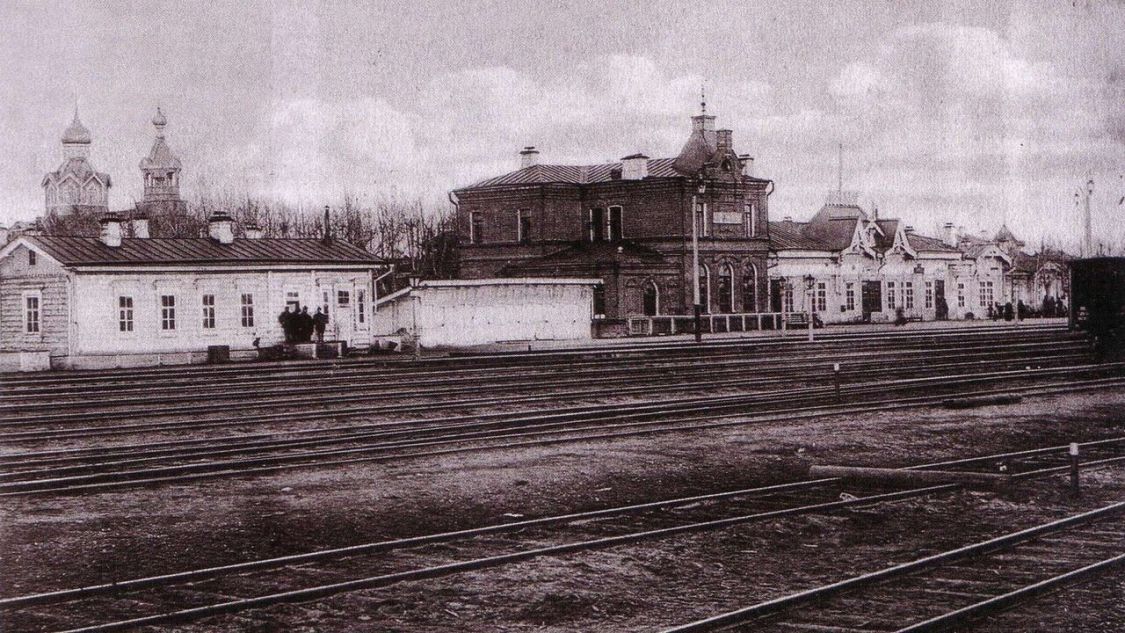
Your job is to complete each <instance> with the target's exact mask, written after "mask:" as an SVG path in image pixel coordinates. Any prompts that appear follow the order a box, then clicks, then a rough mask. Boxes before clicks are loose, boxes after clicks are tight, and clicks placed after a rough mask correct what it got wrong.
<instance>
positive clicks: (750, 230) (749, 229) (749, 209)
mask: <svg viewBox="0 0 1125 633" xmlns="http://www.w3.org/2000/svg"><path fill="white" fill-rule="evenodd" d="M757 235H758V204H757V203H755V202H748V203H747V204H746V237H757Z"/></svg>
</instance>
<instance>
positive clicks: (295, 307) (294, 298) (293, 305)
mask: <svg viewBox="0 0 1125 633" xmlns="http://www.w3.org/2000/svg"><path fill="white" fill-rule="evenodd" d="M324 302H325V303H328V296H327V295H325V298H324ZM285 307H287V308H289V311H290V312H300V311H301V293H299V292H297V291H296V290H289V291H286V293H285Z"/></svg>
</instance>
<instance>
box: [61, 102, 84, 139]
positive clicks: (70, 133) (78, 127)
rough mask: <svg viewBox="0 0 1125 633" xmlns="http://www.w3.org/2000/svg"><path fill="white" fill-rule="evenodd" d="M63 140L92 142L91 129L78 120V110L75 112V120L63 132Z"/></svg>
mask: <svg viewBox="0 0 1125 633" xmlns="http://www.w3.org/2000/svg"><path fill="white" fill-rule="evenodd" d="M62 142H63V143H66V144H81V145H89V144H90V130H88V129H86V126H85V125H82V121H79V120H78V111H77V110H75V112H74V120H73V121H71V123H70V125H69V126H68V127H67V128H66V131H65V132H63V137H62Z"/></svg>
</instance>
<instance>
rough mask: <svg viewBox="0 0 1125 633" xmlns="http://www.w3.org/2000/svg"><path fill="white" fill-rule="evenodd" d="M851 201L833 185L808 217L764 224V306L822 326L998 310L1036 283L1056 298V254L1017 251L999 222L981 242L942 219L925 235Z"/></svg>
mask: <svg viewBox="0 0 1125 633" xmlns="http://www.w3.org/2000/svg"><path fill="white" fill-rule="evenodd" d="M857 198H858V196H857V195H856V194H855V193H853V192H843V191H834V192H831V193H829V196H828V200H827V201H826V203H825V205H824V206H823V207H822V208H821V209H820V211H818V212H817V213H816V214H815V215H814V216H813V217H812V218H811V219H810V220H809V221H807V222H794V221H792V220H791V219H789V218H786V219H785V220H784V221H782V222H771V223H770V239H771V250H772V253H771V261H770V269H769V279H770V308H771V310H773V311H775V312H812V313H815V314H816V315H817V317H818V318H820V319H821V320H822V321H824V322H825V323H859V322H888V321H892V320H894V319H895V318H896V317H897V316H898V314H899V313H900V312H901V314H902V316H904V317H906V318H908V319H920V320H927V321H929V320H944V319H981V318H990V317H993V316H1000V315H1002V314H1003V313H1004V310H1005V306H1006V305H1007V304H1011V305H1012V308H1013V309H1016V308H1017V306H1018V304H1019V302H1020V301H1023V302H1024V304H1025V305H1026V306H1031V305H1033V299H1032V297H1038V296H1040V295H1039V293H1040V292H1043V291H1044V288H1047V289H1048V290H1046V292H1047V293H1048V294H1050V293H1054V294H1052V296H1054V297H1055V298H1056V300H1059V298H1060V295H1061V297H1062V299H1061V300H1062V301H1065V284H1063V283H1062V281H1061V277H1064V276H1066V273H1065V272H1064V271H1063V270H1062V268H1061V267H1060V266H1059V262H1058V258H1054V257H1052V258H1044V257H1040V256H1032V255H1028V254H1026V253H1024V252H1023V251H1022V250H1020V249H1021V247H1022V246H1023V243H1022V242H1020V241H1019V240H1017V239H1016V238H1015V236H1014V235H1012V233H1011V231H1009V230H1008V229H1007V227H1003V228H1001V230H1000V232H999V233H997V235H996V236H995V237H994V238H991V239H989V238H985V237H971V236H962V235H960V234H959V233H958V231H956V230H954V229H953V225H952V224H946V225H945V234H944V235H943V236H942V237H940V238H938V237H930V236H925V235H921V234H919V233H917V232H916V231H915V230H914V229H913V228H912V227H910V226H906V225H905V224H904V223H903V222H901V221H899V220H897V219H880V218H879V217H878V214H877V212H873V213H868V212H867V211H865V210H864V209H862V208H861V207H860V206H859V205H858V204H857ZM1040 302H1041V301H1040ZM1025 313H1026V312H1025ZM1047 316H1056V315H1055V314H1053V313H1052V314H1048V315H1047Z"/></svg>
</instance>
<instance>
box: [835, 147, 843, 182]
mask: <svg viewBox="0 0 1125 633" xmlns="http://www.w3.org/2000/svg"><path fill="white" fill-rule="evenodd" d="M843 191H844V144H843V143H837V144H836V192H837V193H843Z"/></svg>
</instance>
